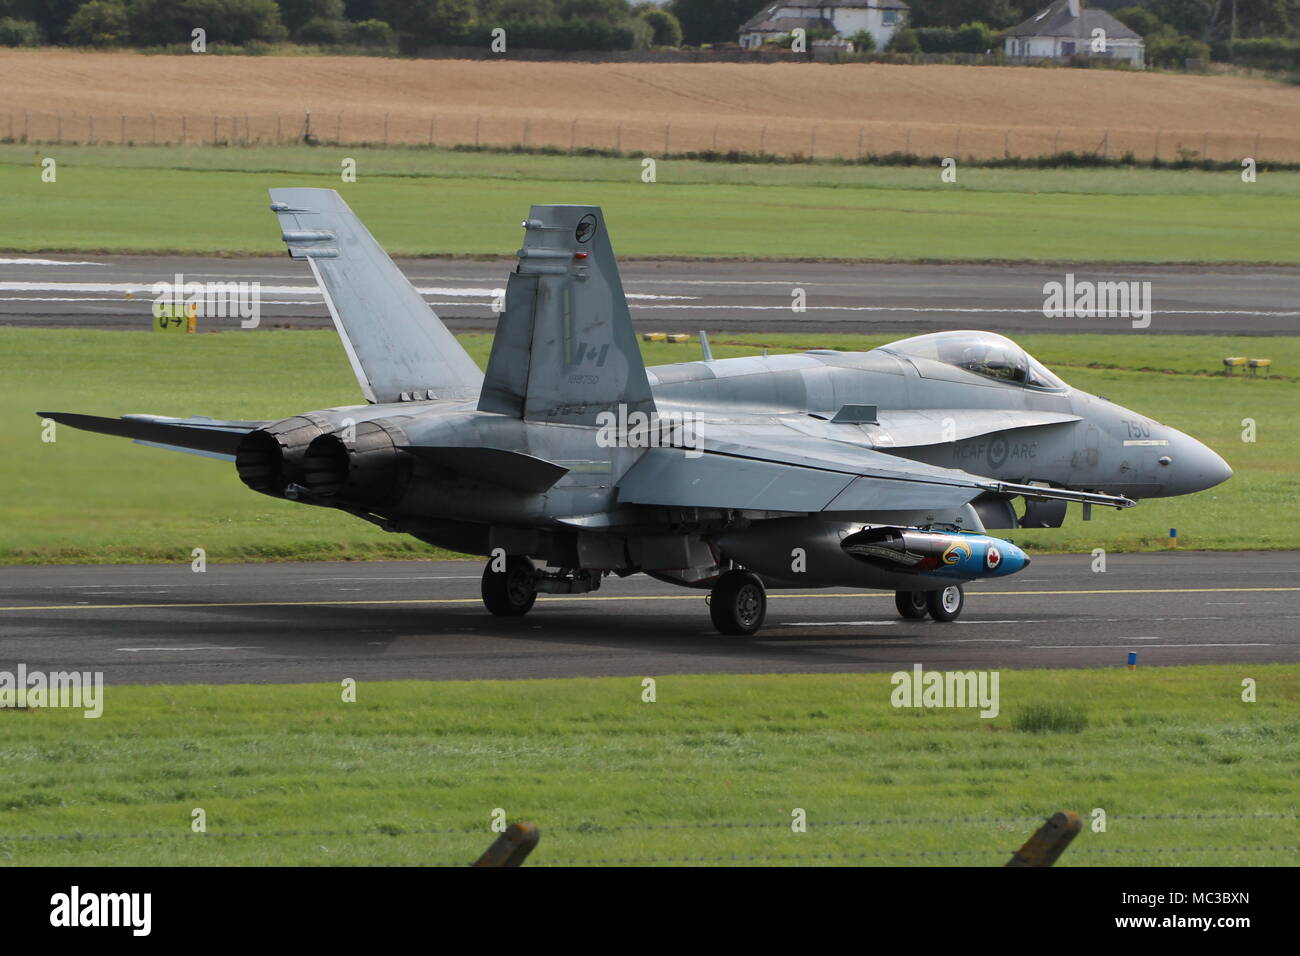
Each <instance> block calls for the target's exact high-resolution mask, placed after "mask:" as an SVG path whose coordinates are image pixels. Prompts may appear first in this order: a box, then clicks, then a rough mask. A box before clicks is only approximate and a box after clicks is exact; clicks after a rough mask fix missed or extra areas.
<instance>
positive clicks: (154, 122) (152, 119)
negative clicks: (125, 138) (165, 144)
mask: <svg viewBox="0 0 1300 956" xmlns="http://www.w3.org/2000/svg"><path fill="white" fill-rule="evenodd" d="M149 137H150V139H152V140H153V144H154V145H155V146H157V145H158V114H157V113H150V114H149Z"/></svg>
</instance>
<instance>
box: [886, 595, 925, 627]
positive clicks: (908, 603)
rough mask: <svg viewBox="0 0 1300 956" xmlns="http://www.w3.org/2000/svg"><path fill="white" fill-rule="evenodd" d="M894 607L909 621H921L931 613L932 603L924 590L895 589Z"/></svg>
mask: <svg viewBox="0 0 1300 956" xmlns="http://www.w3.org/2000/svg"><path fill="white" fill-rule="evenodd" d="M894 607H896V608H898V613H899V614H900V615H901V616H902V617H905V618H907V619H908V620H909V621H919V620H921V619H922V618H923V617H925V616H926V615H927V614H929V613H930V605H929V602H928V601H927V599H926V595H925V592H924V591H895V592H894Z"/></svg>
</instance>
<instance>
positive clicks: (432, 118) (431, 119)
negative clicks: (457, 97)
mask: <svg viewBox="0 0 1300 956" xmlns="http://www.w3.org/2000/svg"><path fill="white" fill-rule="evenodd" d="M437 122H438V117H437V116H430V117H429V145H430V146H432V145H433V127H434V125H435V124H436V123H437Z"/></svg>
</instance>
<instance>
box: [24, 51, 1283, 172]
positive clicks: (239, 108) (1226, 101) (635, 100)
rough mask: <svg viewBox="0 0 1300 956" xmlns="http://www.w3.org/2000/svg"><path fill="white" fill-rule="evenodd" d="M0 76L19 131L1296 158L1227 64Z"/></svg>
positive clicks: (78, 58)
mask: <svg viewBox="0 0 1300 956" xmlns="http://www.w3.org/2000/svg"><path fill="white" fill-rule="evenodd" d="M0 91H3V92H2V93H0V136H8V137H9V138H10V139H11V141H19V142H75V143H84V142H133V143H148V142H159V143H171V142H181V141H184V142H191V143H203V142H216V143H249V144H253V143H271V142H285V141H290V140H297V139H301V138H302V136H303V135H304V133H306V132H308V131H309V132H310V133H311V135H312V136H314V137H315V138H316V139H318V140H320V141H323V142H340V143H382V142H385V141H387V142H389V143H393V144H396V143H411V144H419V143H436V144H439V145H451V144H470V143H480V144H484V145H488V144H492V145H513V144H527V145H533V146H540V145H548V146H557V147H561V148H565V149H567V148H574V147H579V148H580V147H587V146H592V147H599V148H616V149H621V150H625V151H636V152H646V153H648V154H652V155H653V154H658V153H663V152H681V151H686V150H705V149H718V150H731V149H736V150H743V151H747V152H759V151H766V152H769V153H776V154H782V155H803V156H808V155H813V156H855V155H860V154H870V153H876V154H880V153H887V152H893V151H904V152H910V153H916V154H920V155H943V156H956V157H969V156H975V157H994V156H1003V155H1012V156H1035V155H1043V154H1048V153H1053V152H1057V151H1061V150H1076V151H1088V152H1098V153H1104V154H1106V155H1110V156H1115V155H1119V154H1122V153H1125V152H1130V151H1131V152H1132V153H1134V154H1135V155H1136V156H1138V157H1139V158H1146V157H1150V156H1154V155H1158V156H1160V157H1162V158H1166V159H1174V158H1177V157H1179V156H1180V155H1184V156H1189V157H1207V158H1211V159H1221V160H1233V159H1238V158H1240V157H1243V156H1253V157H1255V158H1256V159H1273V160H1281V161H1297V160H1300V88H1298V87H1295V86H1288V85H1285V84H1282V83H1278V82H1273V81H1269V80H1265V79H1259V78H1243V77H1225V76H1193V75H1178V74H1164V73H1132V72H1119V71H1110V70H1081V69H1038V68H1027V67H963V66H890V65H884V64H846V65H840V66H831V65H824V64H771V65H768V64H731V63H707V64H586V63H521V62H511V61H504V60H503V61H488V62H483V61H465V60H399V59H381V58H371V57H325V56H320V57H317V56H298V57H269V56H268V57H234V56H210V55H188V56H145V55H140V54H133V53H78V52H67V51H61V50H60V51H47V50H37V51H21V50H7V51H5V52H3V53H0ZM304 91H311V92H310V93H306V92H304ZM308 113H310V117H308ZM5 124H7V125H5Z"/></svg>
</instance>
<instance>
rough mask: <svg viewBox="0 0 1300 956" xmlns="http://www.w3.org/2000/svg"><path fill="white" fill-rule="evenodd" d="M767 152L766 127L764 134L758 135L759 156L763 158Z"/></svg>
mask: <svg viewBox="0 0 1300 956" xmlns="http://www.w3.org/2000/svg"><path fill="white" fill-rule="evenodd" d="M766 150H767V127H766V126H764V127H763V130H762V132H760V133H759V134H758V155H760V156H762V155H763V153H764V152H766Z"/></svg>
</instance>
